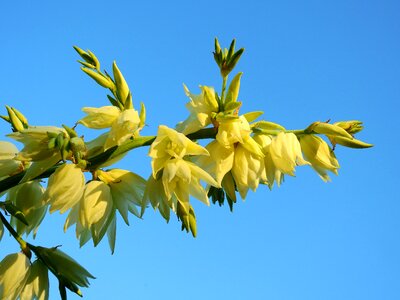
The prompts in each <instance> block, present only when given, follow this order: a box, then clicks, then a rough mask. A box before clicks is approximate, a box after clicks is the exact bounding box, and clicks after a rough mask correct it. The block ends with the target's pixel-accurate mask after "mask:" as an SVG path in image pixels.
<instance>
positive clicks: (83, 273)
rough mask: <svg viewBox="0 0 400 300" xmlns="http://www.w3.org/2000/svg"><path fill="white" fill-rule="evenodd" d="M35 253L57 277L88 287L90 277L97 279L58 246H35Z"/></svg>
mask: <svg viewBox="0 0 400 300" xmlns="http://www.w3.org/2000/svg"><path fill="white" fill-rule="evenodd" d="M35 253H36V254H37V255H38V257H39V258H40V259H41V260H42V261H43V262H44V263H45V264H46V266H48V267H49V268H50V270H52V272H53V273H54V274H55V275H56V276H57V277H62V278H63V279H64V280H65V281H66V282H67V283H72V284H76V285H79V286H81V287H88V286H89V280H88V278H92V279H95V277H94V276H93V275H92V274H90V273H89V271H87V270H86V269H85V268H84V267H82V266H81V265H80V264H79V263H77V262H76V261H75V260H74V259H73V258H72V257H70V256H69V255H67V254H66V253H64V252H62V251H61V250H59V249H58V248H57V247H54V248H45V247H35ZM67 287H68V286H67Z"/></svg>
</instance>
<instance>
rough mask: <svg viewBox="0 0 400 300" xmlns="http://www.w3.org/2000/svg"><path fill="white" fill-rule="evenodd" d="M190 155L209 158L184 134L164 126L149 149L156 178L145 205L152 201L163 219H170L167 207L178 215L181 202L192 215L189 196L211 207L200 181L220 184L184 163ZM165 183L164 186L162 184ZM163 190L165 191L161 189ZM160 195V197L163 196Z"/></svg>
mask: <svg viewBox="0 0 400 300" xmlns="http://www.w3.org/2000/svg"><path fill="white" fill-rule="evenodd" d="M188 155H208V151H207V150H206V149H204V148H203V147H201V146H200V145H198V144H196V143H194V142H192V141H191V140H190V139H188V138H187V137H186V136H185V135H184V134H182V133H178V132H177V131H175V130H173V129H170V128H168V127H167V126H164V125H161V126H159V129H158V134H157V138H156V139H155V141H154V142H153V144H152V145H151V147H150V151H149V156H150V157H152V158H153V159H152V162H151V164H152V169H153V174H152V175H153V179H152V180H149V181H148V184H147V186H146V190H145V195H144V199H145V200H144V205H145V204H146V203H147V202H150V203H151V204H152V205H153V207H154V208H157V207H159V208H160V207H161V208H162V209H163V211H161V213H162V215H163V216H164V218H166V219H167V220H168V218H169V212H168V213H166V212H165V208H166V206H168V207H170V208H172V209H173V210H174V212H177V208H178V206H179V205H178V203H177V202H178V201H179V202H180V204H181V205H182V206H183V207H185V208H187V214H189V210H190V205H189V197H190V195H192V196H194V197H195V198H197V199H199V200H200V201H202V202H204V203H205V204H207V205H208V204H209V201H208V197H207V192H206V190H205V189H204V188H203V186H202V185H201V184H200V180H203V181H205V182H207V183H208V184H210V185H213V186H219V184H218V183H217V182H216V181H215V180H214V179H213V178H212V177H211V176H210V175H209V174H208V173H207V172H206V171H204V170H203V169H201V168H200V167H198V166H197V165H195V164H194V163H192V162H190V161H187V160H185V159H184V158H185V156H188ZM160 182H162V185H161V184H160ZM160 187H162V192H161V191H160V190H159V188H160ZM160 194H161V196H160Z"/></svg>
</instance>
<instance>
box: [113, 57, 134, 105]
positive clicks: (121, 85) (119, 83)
mask: <svg viewBox="0 0 400 300" xmlns="http://www.w3.org/2000/svg"><path fill="white" fill-rule="evenodd" d="M113 74H114V80H115V85H116V88H117V96H118V99H119V101H120V102H121V103H122V104H123V105H124V106H125V102H126V100H127V98H128V95H129V93H130V92H129V87H128V84H127V83H126V80H125V78H124V76H123V75H122V73H121V71H120V70H119V69H118V66H117V63H116V62H115V61H114V63H113Z"/></svg>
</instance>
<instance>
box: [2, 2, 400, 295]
mask: <svg viewBox="0 0 400 300" xmlns="http://www.w3.org/2000/svg"><path fill="white" fill-rule="evenodd" d="M0 12H1V13H0V14H1V18H0V34H1V40H2V42H1V43H2V46H1V48H0V54H1V55H0V62H1V74H2V75H1V83H0V104H1V105H2V106H3V105H5V104H8V105H11V106H15V107H17V108H18V109H20V110H21V111H23V112H24V113H25V114H26V115H27V117H28V118H29V120H30V123H31V124H37V125H61V124H62V123H66V124H69V125H72V124H73V123H74V122H75V121H76V120H78V119H79V118H81V117H82V116H83V113H82V112H81V111H80V109H81V107H83V106H103V105H107V99H106V97H105V91H104V90H103V89H101V88H100V87H97V86H96V85H95V84H94V83H93V82H92V81H91V80H90V79H89V78H87V77H86V76H85V75H84V74H83V73H82V72H81V71H80V70H79V65H78V64H77V63H76V60H77V59H78V57H77V54H76V53H75V52H74V50H73V49H72V46H73V45H78V46H80V47H82V48H84V49H87V48H89V49H91V50H92V51H93V52H95V53H96V55H97V56H98V57H99V58H100V60H101V62H102V66H103V68H106V69H108V70H110V68H111V64H112V61H113V60H116V61H117V63H118V65H119V67H120V69H121V70H122V72H123V73H124V75H125V78H126V79H127V80H128V82H129V84H130V87H131V89H132V91H133V99H134V102H135V105H136V106H138V104H139V102H140V101H143V102H144V103H145V104H146V108H147V123H148V126H147V127H146V128H145V129H144V130H143V132H142V133H143V134H146V135H153V134H155V133H156V130H157V126H158V125H159V124H165V125H168V126H174V125H175V124H176V123H177V122H178V121H181V120H183V119H185V118H186V116H187V111H186V110H185V108H184V103H186V102H187V99H186V97H185V95H184V92H183V89H182V83H185V84H186V85H187V86H188V87H189V88H190V89H191V90H192V91H193V92H196V93H197V92H198V89H197V87H198V85H199V84H201V85H211V86H214V87H215V88H216V89H217V90H219V89H220V86H221V82H220V78H219V74H218V70H217V67H216V65H215V63H214V61H213V58H212V54H211V52H212V50H213V40H214V37H218V38H219V39H220V42H221V44H223V45H228V44H229V43H230V41H231V39H232V38H236V39H237V45H238V47H244V48H246V51H245V54H244V56H243V58H242V59H241V61H240V63H239V64H238V66H237V69H236V70H237V71H243V72H244V75H243V78H242V85H241V86H242V88H241V92H240V95H239V98H240V100H241V101H243V107H242V109H241V112H247V111H252V110H263V111H264V112H265V115H264V117H265V118H266V119H268V120H270V121H275V122H278V123H281V124H282V125H284V126H285V127H287V128H293V129H297V128H304V127H306V126H307V125H308V124H310V123H311V122H314V121H318V120H320V121H325V120H328V119H332V120H333V121H338V120H348V119H358V120H362V121H363V122H364V125H365V130H364V131H363V132H361V133H360V134H359V138H360V139H362V140H365V141H367V142H370V143H373V144H375V147H374V148H372V149H368V150H352V149H345V148H338V149H337V151H336V155H337V157H338V159H339V162H340V164H341V169H340V170H339V176H337V177H336V176H334V177H332V182H330V183H327V184H326V183H323V182H322V181H321V180H320V179H319V178H318V176H317V175H316V174H315V173H314V172H313V171H312V170H311V169H310V168H307V167H300V168H298V169H297V173H296V178H289V177H287V178H286V181H285V183H284V184H283V185H282V186H281V187H280V188H275V189H273V190H272V191H269V190H268V189H267V188H263V187H261V188H259V190H258V191H257V192H256V193H249V195H248V197H247V199H246V201H245V202H240V203H238V204H237V205H236V206H235V208H234V213H233V214H232V213H230V212H229V209H228V207H227V206H224V207H221V208H220V207H217V206H211V207H206V206H204V205H203V204H201V203H197V202H196V200H193V203H194V207H195V210H196V216H197V222H198V237H197V238H196V239H193V238H192V237H191V236H190V235H188V234H186V233H184V232H181V231H180V225H179V223H178V222H176V220H175V218H171V221H170V223H169V224H166V223H165V222H164V220H163V219H162V218H161V216H160V215H159V214H158V212H157V213H155V212H153V211H152V210H148V211H147V213H146V215H145V217H144V220H138V219H133V218H131V226H130V227H127V226H125V225H124V224H123V223H122V222H119V223H118V233H117V247H116V252H115V254H114V255H110V252H109V249H108V246H107V243H106V241H103V243H102V244H101V245H99V246H98V247H97V248H93V247H92V245H89V244H88V245H87V246H85V247H84V248H82V249H79V246H78V242H77V241H76V240H75V237H74V232H73V230H71V231H69V232H67V234H64V233H63V232H62V224H63V222H64V220H65V216H64V215H59V214H58V213H55V214H53V215H50V216H48V220H46V222H45V223H44V225H43V226H42V227H41V229H40V231H39V233H38V237H37V239H36V241H35V243H37V244H40V245H42V246H55V245H59V244H62V245H63V247H62V249H63V250H64V251H65V252H67V253H69V254H70V255H71V256H73V257H74V258H76V260H78V261H79V262H80V263H81V264H82V265H84V266H85V267H87V268H88V269H89V270H90V271H91V272H92V273H93V274H94V275H95V276H96V277H97V279H96V280H93V281H92V284H91V287H90V288H89V289H84V290H83V293H84V296H85V298H84V299H111V298H112V299H122V298H127V299H188V298H190V299H232V300H234V299H272V300H275V299H276V300H291V299H293V300H299V299H300V300H301V299H304V300H314V299H315V300H320V299H324V300H325V299H327V300H328V299H332V300H333V299H352V300H355V299H363V300H365V299H396V298H397V297H398V295H399V292H400V286H399V284H398V282H399V279H400V256H399V253H400V242H399V237H400V236H399V230H400V218H399V215H400V203H399V199H400V197H399V192H398V185H399V176H398V173H397V162H396V157H397V152H398V150H397V149H398V148H399V146H400V143H399V140H398V132H399V130H400V126H399V123H398V110H397V108H398V105H397V104H398V102H399V100H400V84H399V83H400V82H399V80H400V59H399V53H400V39H399V36H400V4H399V2H398V1H385V0H381V1H251V0H249V1H245V2H243V1H236V0H235V1H229V2H228V1H201V2H193V1H148V2H147V3H144V1H140V2H138V1H120V0H115V1H107V2H106V1H79V2H78V1H69V2H68V4H67V3H63V4H56V2H54V1H40V4H39V3H38V2H34V1H24V2H23V3H22V2H21V1H20V2H18V3H11V2H10V1H8V2H2V3H0ZM4 111H5V109H4V108H3V112H2V114H3V113H4ZM81 130H82V131H83V129H82V128H81ZM0 133H1V135H2V136H4V135H5V134H7V133H8V127H7V126H6V124H5V123H3V124H2V125H1V126H0ZM146 153H147V149H141V150H139V151H134V152H132V153H130V154H129V155H128V156H127V158H126V159H125V160H124V161H122V162H121V163H119V165H118V166H119V167H124V168H127V169H130V170H132V171H134V172H137V173H139V174H141V175H142V176H144V177H147V176H148V174H149V172H150V166H149V162H150V160H149V159H148V158H146V159H144V157H145V155H146ZM119 221H121V220H119ZM16 251H18V246H17V244H16V243H15V242H14V241H13V240H12V239H11V238H8V237H4V238H3V240H2V242H1V246H0V256H1V258H2V257H4V256H5V255H7V254H8V253H10V252H16ZM52 284H53V287H52V289H51V299H58V294H57V287H56V284H55V282H52ZM78 298H79V297H78V296H75V295H72V294H69V299H78Z"/></svg>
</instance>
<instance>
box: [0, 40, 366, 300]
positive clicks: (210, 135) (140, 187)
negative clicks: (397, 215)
mask: <svg viewBox="0 0 400 300" xmlns="http://www.w3.org/2000/svg"><path fill="white" fill-rule="evenodd" d="M75 49H76V50H77V52H78V53H79V55H80V56H81V57H82V59H83V60H82V61H80V63H81V64H82V65H83V67H82V70H83V71H84V72H85V73H86V74H88V75H89V76H90V77H91V78H93V79H94V80H95V81H96V82H97V83H98V84H99V85H101V86H102V87H104V88H106V89H108V90H109V91H110V92H111V95H108V99H109V101H110V103H111V105H109V106H103V107H99V108H94V107H84V108H83V109H82V110H83V112H84V113H86V116H84V117H83V118H82V119H80V120H79V121H78V122H77V123H76V125H77V124H82V125H83V126H85V127H87V128H92V129H109V130H108V131H106V132H105V133H103V134H101V135H100V136H99V137H97V138H96V139H94V140H92V141H89V142H85V141H84V140H83V137H79V136H78V134H77V133H76V131H75V127H74V128H70V127H68V126H66V125H63V127H52V126H31V125H29V124H28V121H27V120H26V118H25V117H24V116H23V115H22V114H21V113H20V112H19V111H18V110H17V109H15V108H11V107H8V106H7V112H8V116H2V118H3V119H5V120H6V121H8V122H9V123H10V124H11V126H12V130H13V133H11V134H9V135H8V136H9V137H10V138H12V139H14V140H16V141H18V142H21V143H22V144H23V145H24V147H23V149H22V150H21V151H18V149H17V148H16V147H15V146H14V145H13V144H12V143H10V142H6V141H2V142H0V179H1V181H0V187H1V189H0V192H2V193H3V194H5V193H6V199H5V201H3V202H0V208H2V209H3V210H5V211H7V212H8V213H9V214H10V215H11V220H10V222H9V223H8V221H7V220H6V219H5V217H4V216H3V215H2V214H1V213H0V216H1V221H0V239H1V236H2V235H3V231H4V226H5V227H7V229H8V230H9V231H10V233H11V234H12V235H13V236H14V237H15V238H16V240H17V241H18V242H19V243H20V246H21V249H22V250H23V252H21V253H17V254H11V255H8V256H7V257H5V258H4V259H3V261H2V262H1V263H0V295H2V297H3V298H4V297H5V298H4V299H16V298H17V297H20V298H21V299H32V298H34V297H37V298H38V299H47V298H48V275H47V273H48V270H50V271H51V272H52V273H53V274H54V275H55V276H56V277H57V278H58V280H59V281H60V284H61V286H63V287H64V293H65V288H68V289H70V290H71V291H73V292H76V293H78V294H80V291H79V288H78V286H84V287H87V286H88V280H87V278H89V277H90V278H93V276H92V275H91V274H90V273H89V272H88V271H86V270H85V269H84V268H83V267H81V266H80V265H79V264H78V263H76V262H75V261H74V260H73V259H72V258H70V257H69V256H67V255H66V254H64V253H63V252H61V251H60V250H58V249H57V248H43V247H38V246H34V245H31V244H28V243H26V242H25V241H24V240H23V239H22V238H21V235H23V234H26V235H28V234H30V233H31V232H33V236H35V235H36V233H37V231H38V227H39V225H40V223H41V221H42V220H43V218H44V217H45V214H46V212H47V210H49V211H50V213H53V212H55V211H59V212H60V213H61V214H63V213H65V212H68V216H67V218H66V221H65V225H64V230H67V229H68V228H69V227H71V226H73V225H75V231H76V236H77V238H78V240H79V242H80V245H81V246H83V245H84V244H85V243H87V242H88V241H89V240H92V241H93V243H94V245H95V246H96V245H97V244H98V243H99V242H100V241H101V240H102V239H103V237H104V236H105V235H106V234H107V237H108V241H109V245H110V248H111V250H112V252H113V251H114V247H115V236H116V216H117V212H119V214H120V215H121V216H122V218H123V220H124V221H125V223H126V224H129V220H128V214H129V213H132V214H134V215H135V216H136V217H138V218H141V217H142V215H143V214H144V212H145V209H146V207H148V206H149V205H151V206H152V207H153V208H154V209H158V210H159V212H160V213H161V215H162V216H163V217H164V218H165V219H166V220H167V221H168V220H169V218H170V212H171V211H173V212H174V213H175V214H176V215H177V217H178V218H179V220H180V221H181V222H182V229H185V230H186V231H191V232H192V234H193V235H194V236H195V235H196V218H195V214H194V210H193V207H192V205H191V204H190V197H191V196H193V197H194V198H196V199H198V200H200V201H201V202H203V203H205V204H206V205H209V204H210V201H209V198H211V199H212V201H213V202H217V201H218V202H219V203H220V204H221V203H223V202H224V201H225V199H226V201H227V202H228V203H229V205H230V206H231V208H232V204H233V203H234V202H236V192H238V194H239V195H240V197H241V198H242V199H245V198H246V195H247V193H248V191H249V189H251V190H253V191H255V190H256V189H257V188H258V186H259V185H260V183H261V184H264V185H267V186H268V187H269V188H272V187H273V185H274V183H275V182H276V184H277V185H280V184H281V183H282V181H283V178H284V175H290V176H294V173H295V168H296V166H300V165H310V166H311V167H312V168H313V169H314V170H315V171H316V172H317V174H318V175H319V176H320V177H321V178H322V179H323V180H324V181H328V180H329V176H328V171H329V172H332V173H334V174H337V170H338V168H339V163H338V161H337V159H336V157H335V154H334V151H333V149H334V147H335V145H336V144H340V145H344V146H347V147H353V148H366V147H370V146H371V145H370V144H366V143H364V142H362V141H359V140H357V139H355V138H354V134H355V133H357V132H359V131H360V130H361V129H362V123H361V122H360V121H344V122H337V123H334V124H330V123H327V122H325V123H324V122H315V123H313V124H311V125H310V126H309V127H307V128H306V129H304V130H286V129H285V128H284V127H282V126H281V125H279V124H276V123H273V122H269V121H264V120H262V121H257V119H258V118H259V117H260V115H261V114H262V113H261V112H251V113H245V114H242V115H241V114H239V109H240V108H241V105H242V103H241V102H239V101H238V95H239V89H240V78H241V76H242V73H238V74H237V75H236V76H234V78H233V79H232V80H231V82H230V85H229V87H227V86H226V85H227V78H228V74H229V73H230V72H231V71H232V69H233V68H234V66H235V65H236V63H237V61H238V59H239V58H240V55H241V54H242V53H243V49H240V50H239V51H236V52H235V50H234V42H233V43H232V45H231V47H230V48H229V49H225V50H222V49H221V48H220V46H219V44H218V42H216V45H215V52H214V58H215V60H216V62H217V64H218V66H219V67H220V71H221V75H222V77H223V88H222V93H221V94H220V95H219V94H218V93H216V91H215V90H214V89H213V88H212V87H208V86H201V87H200V89H201V92H200V94H198V95H197V94H192V93H191V92H190V91H189V89H188V88H187V87H186V86H184V90H185V93H186V95H187V96H188V97H189V102H188V103H187V105H186V107H187V108H188V110H189V112H190V114H189V116H188V118H187V119H186V120H184V121H183V122H180V123H178V124H177V126H176V128H175V129H173V128H169V127H167V126H164V125H160V126H159V127H158V132H157V135H156V136H155V137H142V136H141V135H140V131H141V130H142V128H143V126H144V124H145V118H146V111H145V107H144V105H143V104H142V105H141V109H140V112H139V111H137V110H136V109H135V108H134V107H133V104H132V95H131V91H130V90H129V87H128V85H127V83H126V81H125V79H124V77H123V75H122V74H121V72H120V70H119V69H118V67H117V65H116V64H115V63H114V64H113V77H111V76H110V75H108V74H107V73H102V72H101V71H100V63H99V61H98V59H97V58H96V56H95V55H94V54H93V53H92V52H90V51H83V50H82V49H80V48H77V47H75ZM76 125H75V126H76ZM319 135H323V136H325V137H326V139H327V140H330V142H331V144H332V147H331V146H329V145H328V143H327V142H326V141H325V140H324V139H323V138H321V137H320V136H319ZM205 138H207V139H211V142H210V143H209V144H207V145H206V146H205V147H203V146H201V145H200V144H199V143H198V142H197V140H198V139H205ZM146 145H150V150H149V154H148V155H149V156H150V157H151V167H152V172H151V175H150V176H149V178H148V179H147V180H145V179H143V178H142V177H141V176H139V175H137V174H135V173H133V172H131V171H127V170H122V169H115V168H114V169H107V170H105V169H104V168H105V167H107V166H110V165H112V164H113V163H115V162H116V161H117V160H119V159H121V158H122V157H123V155H124V154H125V153H126V152H127V151H129V150H131V149H133V148H135V147H140V146H146ZM85 174H86V176H85ZM88 176H91V177H90V180H87V177H88ZM46 177H48V182H47V188H44V187H43V186H42V182H41V181H40V178H46ZM9 182H13V184H8V185H6V184H7V183H9ZM3 225H4V226H3ZM31 251H32V252H34V254H35V255H36V256H37V258H38V259H37V260H36V261H35V262H33V263H31V262H30V255H31ZM67 265H69V266H68V267H67ZM39 278H40V279H39ZM61 290H62V289H61ZM62 293H63V292H62ZM3 298H2V299H3Z"/></svg>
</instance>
